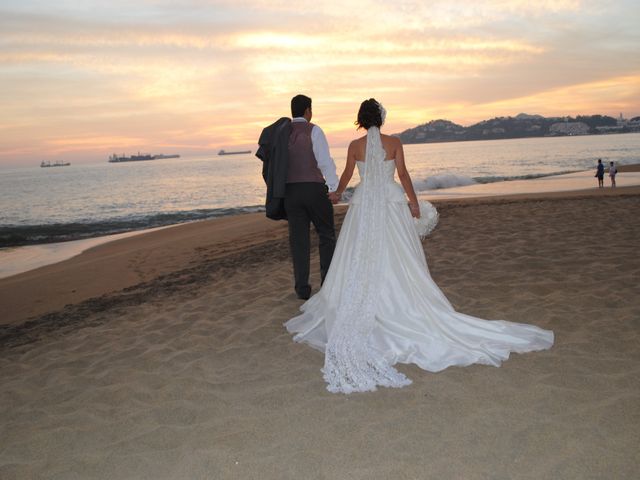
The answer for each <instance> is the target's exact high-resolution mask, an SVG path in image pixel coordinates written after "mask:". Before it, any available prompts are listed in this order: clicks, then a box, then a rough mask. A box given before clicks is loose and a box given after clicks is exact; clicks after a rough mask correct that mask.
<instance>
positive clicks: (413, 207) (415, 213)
mask: <svg viewBox="0 0 640 480" xmlns="http://www.w3.org/2000/svg"><path fill="white" fill-rule="evenodd" d="M409 210H410V211H411V216H412V217H414V218H420V205H418V204H417V203H411V202H409Z"/></svg>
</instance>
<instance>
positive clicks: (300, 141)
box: [287, 122, 324, 183]
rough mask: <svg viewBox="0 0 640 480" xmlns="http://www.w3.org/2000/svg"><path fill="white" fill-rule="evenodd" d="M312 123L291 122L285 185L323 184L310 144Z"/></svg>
mask: <svg viewBox="0 0 640 480" xmlns="http://www.w3.org/2000/svg"><path fill="white" fill-rule="evenodd" d="M311 130H313V123H310V122H291V135H290V136H289V163H288V169H287V183H301V182H315V183H324V177H323V176H322V172H321V171H320V169H319V168H318V161H317V160H316V156H315V155H314V154H313V144H312V143H311Z"/></svg>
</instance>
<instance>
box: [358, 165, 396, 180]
mask: <svg viewBox="0 0 640 480" xmlns="http://www.w3.org/2000/svg"><path fill="white" fill-rule="evenodd" d="M356 165H358V173H359V174H360V180H361V181H362V179H363V178H364V171H365V169H366V167H367V162H363V161H362V160H357V161H356ZM383 165H384V175H385V180H387V181H391V182H393V175H394V173H395V171H396V161H395V160H385V161H384V162H383Z"/></svg>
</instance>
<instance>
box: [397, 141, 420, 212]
mask: <svg viewBox="0 0 640 480" xmlns="http://www.w3.org/2000/svg"><path fill="white" fill-rule="evenodd" d="M396 141H397V144H396V154H395V158H396V170H397V171H398V178H399V179H400V183H401V184H402V188H404V193H406V194H407V197H409V209H410V210H411V215H413V216H414V217H416V218H420V207H419V205H418V197H417V196H416V192H415V190H414V189H413V183H412V182H411V176H410V175H409V171H408V170H407V166H406V165H405V163H404V150H403V148H402V142H401V141H400V139H399V138H396Z"/></svg>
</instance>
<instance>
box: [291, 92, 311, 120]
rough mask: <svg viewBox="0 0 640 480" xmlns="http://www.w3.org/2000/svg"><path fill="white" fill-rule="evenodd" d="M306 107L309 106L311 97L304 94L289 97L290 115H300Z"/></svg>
mask: <svg viewBox="0 0 640 480" xmlns="http://www.w3.org/2000/svg"><path fill="white" fill-rule="evenodd" d="M307 108H311V99H310V98H309V97H307V96H306V95H296V96H295V97H293V98H292V99H291V116H292V117H294V118H295V117H302V116H303V115H304V111H305V110H306V109H307Z"/></svg>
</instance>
